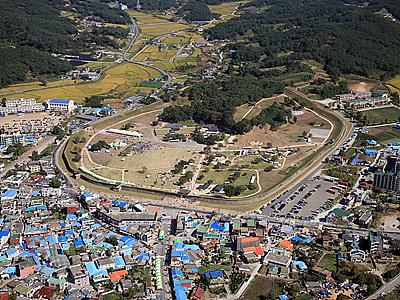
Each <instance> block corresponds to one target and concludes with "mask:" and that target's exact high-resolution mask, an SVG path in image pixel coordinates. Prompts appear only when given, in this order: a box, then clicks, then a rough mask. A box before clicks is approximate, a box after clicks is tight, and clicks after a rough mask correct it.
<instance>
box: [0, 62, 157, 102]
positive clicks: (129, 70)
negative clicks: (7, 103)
mask: <svg viewBox="0 0 400 300" xmlns="http://www.w3.org/2000/svg"><path fill="white" fill-rule="evenodd" d="M161 76H162V74H161V73H159V72H158V71H156V70H154V69H151V68H148V67H145V66H141V65H136V64H131V63H122V64H119V65H117V66H115V67H112V68H110V69H109V70H107V73H106V75H105V76H104V77H103V78H101V79H100V80H99V81H96V82H88V83H84V84H79V85H73V86H65V87H55V88H46V89H42V90H38V91H31V92H24V93H21V94H16V95H12V96H8V98H35V99H37V100H38V101H44V100H46V99H49V98H63V99H71V100H76V101H79V102H80V101H82V100H83V99H84V98H85V97H90V96H94V95H106V96H111V97H116V98H123V97H125V96H129V95H132V94H135V93H137V92H138V91H141V92H143V93H146V92H150V91H151V90H152V88H146V87H140V86H139V83H140V82H142V81H143V80H149V79H152V78H154V77H161Z"/></svg>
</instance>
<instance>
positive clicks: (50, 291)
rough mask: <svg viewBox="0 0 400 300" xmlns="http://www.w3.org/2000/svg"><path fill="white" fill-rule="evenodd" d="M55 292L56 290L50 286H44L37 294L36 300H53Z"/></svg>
mask: <svg viewBox="0 0 400 300" xmlns="http://www.w3.org/2000/svg"><path fill="white" fill-rule="evenodd" d="M54 290H55V288H53V287H49V286H44V287H42V288H40V289H39V290H38V291H37V292H36V293H35V294H34V298H39V299H40V298H45V299H51V298H53V296H54Z"/></svg>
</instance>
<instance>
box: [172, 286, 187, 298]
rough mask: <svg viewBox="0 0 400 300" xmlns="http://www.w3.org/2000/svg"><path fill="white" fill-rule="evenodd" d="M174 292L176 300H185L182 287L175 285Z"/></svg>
mask: <svg viewBox="0 0 400 300" xmlns="http://www.w3.org/2000/svg"><path fill="white" fill-rule="evenodd" d="M174 292H175V293H174V294H175V299H176V300H187V299H188V298H187V296H186V292H185V290H184V289H183V288H182V287H175V288H174Z"/></svg>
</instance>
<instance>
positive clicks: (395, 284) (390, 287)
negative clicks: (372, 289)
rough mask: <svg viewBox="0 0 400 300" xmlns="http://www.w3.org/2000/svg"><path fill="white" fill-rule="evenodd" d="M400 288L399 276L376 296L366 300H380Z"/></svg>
mask: <svg viewBox="0 0 400 300" xmlns="http://www.w3.org/2000/svg"><path fill="white" fill-rule="evenodd" d="M399 287H400V274H399V275H397V276H396V277H395V278H393V279H392V280H391V281H389V282H388V283H386V284H384V285H383V286H382V287H381V288H380V289H379V290H377V291H376V293H375V294H373V295H371V296H369V297H368V298H367V299H366V300H375V299H379V297H381V296H384V295H387V294H389V293H390V292H392V291H394V290H395V289H397V288H399Z"/></svg>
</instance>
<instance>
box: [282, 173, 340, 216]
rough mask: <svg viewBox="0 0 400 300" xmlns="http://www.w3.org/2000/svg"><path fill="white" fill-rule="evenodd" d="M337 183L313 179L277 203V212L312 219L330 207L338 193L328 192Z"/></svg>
mask: <svg viewBox="0 0 400 300" xmlns="http://www.w3.org/2000/svg"><path fill="white" fill-rule="evenodd" d="M336 185H337V184H336V183H333V182H329V181H325V180H322V179H312V180H310V181H309V183H306V184H303V185H302V186H300V187H299V189H297V191H295V192H294V193H292V194H291V195H288V196H287V197H288V198H287V200H286V201H284V202H282V203H281V204H278V205H276V207H275V214H276V216H279V217H286V218H296V219H302V220H312V219H315V218H316V217H317V215H318V214H319V213H321V212H322V211H324V210H327V209H329V207H330V206H331V204H332V201H333V199H334V198H335V197H336V196H337V195H338V192H336V194H332V193H329V192H327V190H329V189H331V188H332V187H334V186H336Z"/></svg>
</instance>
